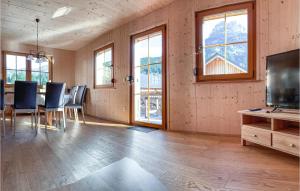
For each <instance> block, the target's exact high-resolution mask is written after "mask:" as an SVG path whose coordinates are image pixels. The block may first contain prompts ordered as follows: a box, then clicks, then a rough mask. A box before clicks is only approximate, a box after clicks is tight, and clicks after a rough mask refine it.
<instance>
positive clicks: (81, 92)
mask: <svg viewBox="0 0 300 191" xmlns="http://www.w3.org/2000/svg"><path fill="white" fill-rule="evenodd" d="M85 93H86V86H78V90H77V93H76V97H75V104H79V105H83V102H84V98H85Z"/></svg>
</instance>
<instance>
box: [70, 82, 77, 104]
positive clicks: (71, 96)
mask: <svg viewBox="0 0 300 191" xmlns="http://www.w3.org/2000/svg"><path fill="white" fill-rule="evenodd" d="M77 90H78V86H73V87H72V89H71V90H70V99H71V102H72V104H74V103H75V98H76V93H77Z"/></svg>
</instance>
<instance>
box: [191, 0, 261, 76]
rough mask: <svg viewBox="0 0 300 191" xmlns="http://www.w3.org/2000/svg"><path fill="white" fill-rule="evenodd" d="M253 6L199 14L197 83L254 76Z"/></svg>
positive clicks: (229, 7)
mask: <svg viewBox="0 0 300 191" xmlns="http://www.w3.org/2000/svg"><path fill="white" fill-rule="evenodd" d="M254 17H255V13H254V3H253V2H248V3H241V4H236V5H230V6H225V7H221V8H215V9H210V10H206V11H201V12H198V13H197V14H196V52H197V54H196V55H197V58H196V62H197V72H196V73H197V81H207V80H230V79H252V78H254V76H255V73H254V67H255V36H254V35H255V18H254Z"/></svg>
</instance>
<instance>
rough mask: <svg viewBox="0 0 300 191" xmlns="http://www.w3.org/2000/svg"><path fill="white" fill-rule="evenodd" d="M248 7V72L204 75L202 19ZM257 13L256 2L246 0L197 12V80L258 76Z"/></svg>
mask: <svg viewBox="0 0 300 191" xmlns="http://www.w3.org/2000/svg"><path fill="white" fill-rule="evenodd" d="M241 9H247V13H248V72H247V73H236V74H214V75H203V68H204V64H203V51H200V50H201V48H200V47H201V46H202V38H203V37H202V21H203V18H204V17H205V16H209V15H214V14H219V13H224V12H228V11H234V10H241ZM255 21H256V14H255V2H254V1H251V2H245V3H238V4H232V5H226V6H222V7H218V8H212V9H208V10H203V11H199V12H196V14H195V22H196V25H195V26H196V34H195V35H196V44H195V52H196V68H195V71H194V73H195V78H196V82H205V81H230V80H252V79H255V76H256V71H255V69H256V23H255Z"/></svg>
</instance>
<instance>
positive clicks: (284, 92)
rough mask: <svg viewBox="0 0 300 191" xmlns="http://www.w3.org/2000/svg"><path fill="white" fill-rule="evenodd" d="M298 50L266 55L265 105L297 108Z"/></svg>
mask: <svg viewBox="0 0 300 191" xmlns="http://www.w3.org/2000/svg"><path fill="white" fill-rule="evenodd" d="M299 51H300V49H297V50H292V51H288V52H284V53H280V54H275V55H271V56H268V57H267V88H266V104H267V106H271V107H275V109H276V108H286V109H299V75H300V73H299Z"/></svg>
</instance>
